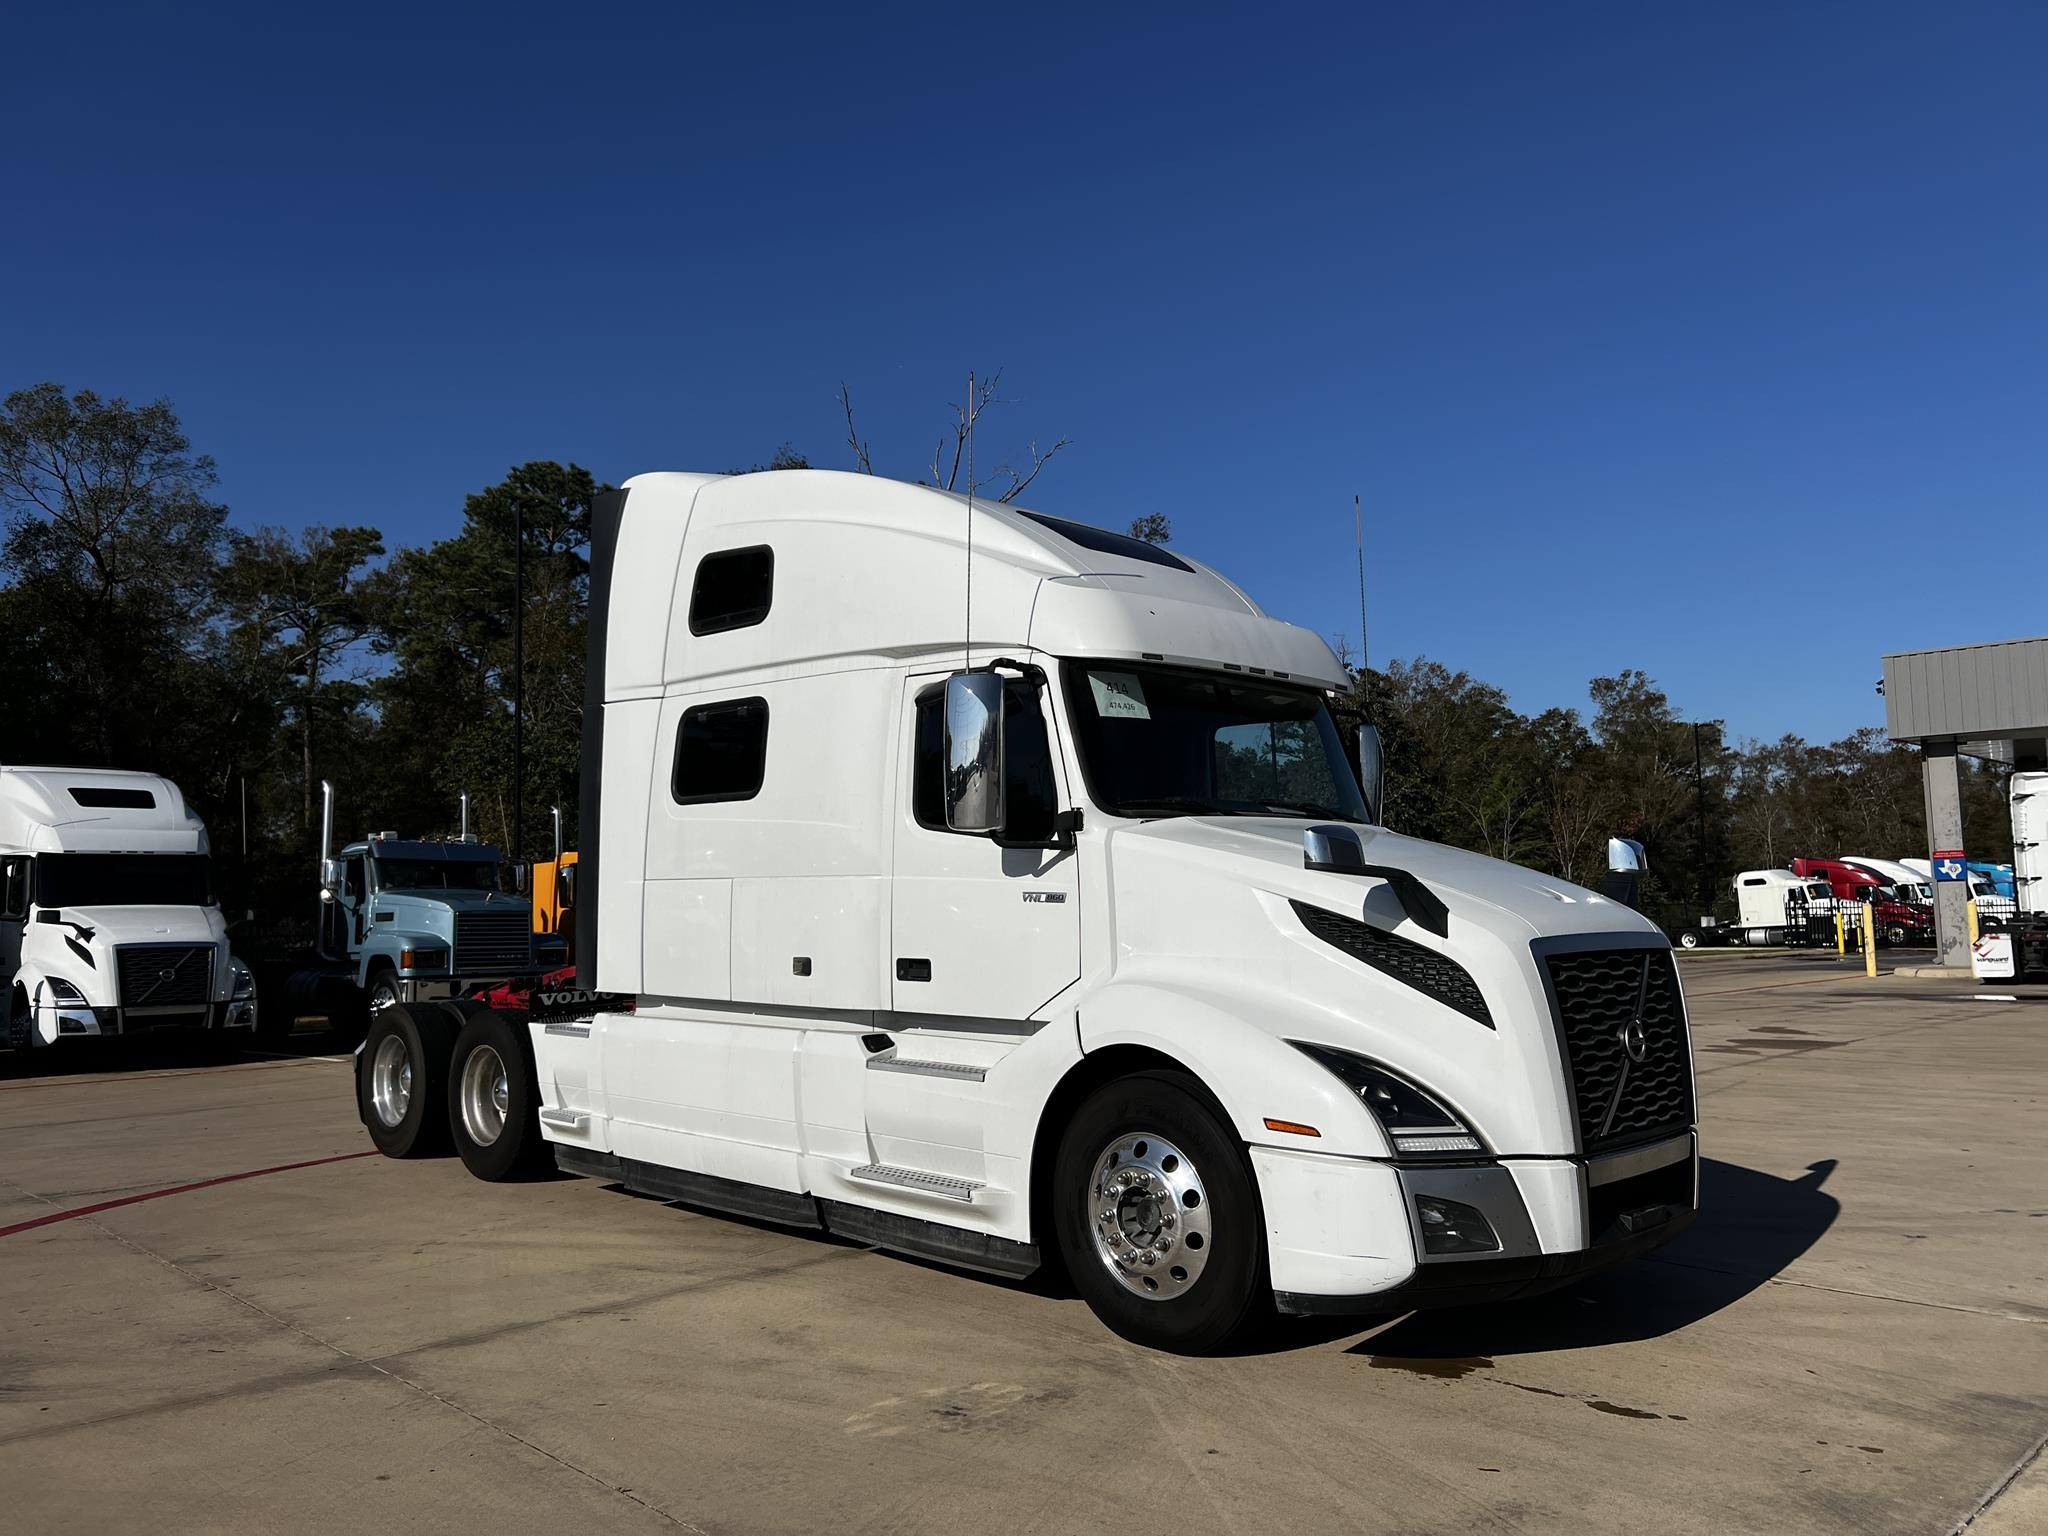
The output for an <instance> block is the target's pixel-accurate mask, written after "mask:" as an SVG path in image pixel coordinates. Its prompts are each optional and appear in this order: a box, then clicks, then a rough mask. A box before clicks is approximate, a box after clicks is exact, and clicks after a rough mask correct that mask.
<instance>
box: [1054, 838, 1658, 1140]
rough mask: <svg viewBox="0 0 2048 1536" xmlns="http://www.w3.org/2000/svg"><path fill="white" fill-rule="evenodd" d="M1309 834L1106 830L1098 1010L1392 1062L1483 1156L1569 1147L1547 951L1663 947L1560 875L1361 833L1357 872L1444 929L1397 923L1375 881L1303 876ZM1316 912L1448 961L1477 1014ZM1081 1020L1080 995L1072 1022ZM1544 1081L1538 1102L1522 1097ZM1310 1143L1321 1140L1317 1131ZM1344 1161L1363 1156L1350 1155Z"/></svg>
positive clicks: (1649, 928) (1448, 984) (1422, 973)
mask: <svg viewBox="0 0 2048 1536" xmlns="http://www.w3.org/2000/svg"><path fill="white" fill-rule="evenodd" d="M1312 824H1313V823H1310V822H1306V821H1304V820H1302V819H1300V818H1298V817H1213V818H1203V817H1174V818H1170V819H1166V820H1161V821H1154V822H1147V823H1143V824H1140V825H1136V826H1132V825H1130V824H1128V823H1117V824H1115V825H1114V826H1113V828H1112V830H1111V831H1110V832H1109V834H1108V843H1109V860H1108V863H1109V873H1110V880H1109V886H1110V893H1109V894H1110V901H1111V908H1112V917H1111V925H1112V928H1113V931H1114V934H1115V946H1114V950H1113V954H1112V957H1111V964H1112V967H1113V971H1112V975H1111V976H1110V977H1109V978H1108V984H1107V987H1106V988H1105V992H1106V993H1107V994H1108V996H1106V997H1105V998H1104V999H1103V1001H1102V1003H1101V1004H1100V1005H1098V1007H1099V1009H1100V1008H1107V1007H1108V1006H1109V1005H1110V1003H1111V1001H1112V999H1113V998H1114V996H1115V995H1116V994H1118V993H1122V994H1124V995H1127V996H1132V997H1144V998H1146V999H1148V1001H1147V1003H1146V1004H1145V1005H1144V1007H1145V1009H1146V1011H1147V1012H1149V1013H1150V1014H1151V1015H1153V1016H1158V1017H1170V1016H1172V1015H1173V1014H1174V1013H1176V1012H1204V1013H1207V1014H1210V1015H1215V1016H1225V1017H1229V1018H1231V1019H1234V1020H1236V1021H1237V1022H1238V1023H1239V1024H1240V1025H1249V1026H1251V1027H1253V1028H1256V1029H1259V1030H1261V1031H1264V1032H1266V1033H1268V1034H1270V1035H1273V1036H1275V1037H1277V1038H1279V1039H1281V1040H1285V1041H1291V1042H1295V1043H1298V1044H1315V1045H1322V1046H1327V1047H1334V1048H1336V1049H1339V1050H1344V1051H1349V1052H1352V1053H1354V1054H1356V1055H1359V1056H1363V1057H1366V1058H1367V1059H1369V1060H1372V1061H1377V1062H1384V1063H1389V1064H1398V1070H1400V1071H1401V1072H1402V1073H1403V1074H1404V1075H1409V1076H1411V1077H1412V1078H1413V1079H1414V1080H1415V1081H1416V1082H1417V1083H1418V1084H1419V1085H1420V1086H1421V1087H1423V1088H1424V1089H1425V1090H1426V1091H1427V1092H1429V1093H1431V1094H1433V1095H1435V1096H1436V1097H1438V1098H1439V1099H1440V1100H1441V1101H1442V1102H1444V1103H1446V1104H1448V1105H1450V1106H1452V1107H1453V1108H1454V1110H1456V1111H1457V1112H1458V1113H1460V1114H1461V1115H1462V1116H1463V1117H1464V1118H1465V1120H1466V1123H1467V1124H1468V1125H1471V1126H1472V1127H1473V1129H1474V1130H1476V1131H1477V1132H1478V1133H1479V1134H1480V1136H1481V1138H1482V1139H1483V1140H1484V1142H1485V1143H1486V1145H1487V1146H1488V1147H1489V1148H1490V1149H1491V1150H1492V1151H1493V1152H1494V1153H1495V1154H1497V1155H1521V1156H1553V1157H1554V1156H1562V1155H1569V1154H1571V1153H1574V1152H1576V1151H1577V1150H1579V1144H1580V1143H1579V1132H1578V1127H1577V1124H1576V1122H1575V1120H1574V1118H1573V1112H1572V1110H1571V1109H1570V1107H1569V1106H1570V1105H1571V1103H1572V1099H1571V1096H1570V1092H1569V1089H1568V1086H1567V1083H1566V1080H1565V1078H1566V1068H1565V1062H1564V1057H1563V1047H1562V1042H1561V1040H1560V1038H1559V1034H1558V1025H1557V1021H1556V1019H1555V1017H1554V1016H1553V1013H1552V1004H1551V1002H1550V985H1549V980H1548V972H1547V969H1546V967H1547V963H1548V962H1547V960H1546V958H1545V956H1546V954H1547V952H1548V951H1550V950H1552V949H1559V950H1599V949H1642V948H1665V947H1668V941H1667V940H1666V939H1665V938H1664V936H1663V934H1662V933H1661V932H1660V931H1659V930H1658V929H1657V927H1656V926H1655V925H1654V924H1652V923H1651V922H1649V921H1648V920H1647V919H1646V918H1644V917H1643V916H1642V915H1641V914H1640V913H1638V912H1635V911H1633V910H1632V909H1630V908H1629V907H1626V906H1624V905H1622V904H1621V903H1619V902H1616V901H1613V900H1610V899H1609V898H1607V897H1604V896H1600V895H1597V894H1595V893H1594V892H1592V891H1588V890H1584V889H1581V888H1580V887H1578V886H1575V885H1570V884H1567V883H1566V882H1564V881H1562V880H1554V879H1551V878H1550V877H1548V876H1546V875H1541V874H1538V873H1536V872H1535V871H1533V870H1528V869H1523V868H1521V867H1520V866H1518V865H1514V864H1507V863H1503V862H1502V861H1500V860H1498V859H1489V858H1486V857H1484V856H1482V855H1480V854H1475V853H1467V852H1465V851H1463V850H1462V849H1456V848H1446V847H1443V846H1442V845H1440V844H1436V843H1427V842H1422V841H1420V840H1418V839H1416V838H1410V837H1402V836H1400V835H1399V834H1397V833H1393V832H1388V831H1385V830H1384V829H1381V828H1375V827H1360V828H1359V829H1358V831H1359V835H1360V838H1361V840H1362V841H1363V843H1364V845H1365V862H1366V863H1367V864H1372V865H1380V866H1384V867H1388V868H1391V869H1397V870H1403V871H1406V872H1407V873H1409V874H1412V875H1413V876H1415V878H1416V879H1418V880H1420V881H1421V882H1422V883H1423V884H1424V885H1425V886H1427V887H1428V889H1429V890H1430V891H1432V892H1434V893H1435V895H1436V896H1437V897H1438V899H1440V900H1441V901H1442V902H1443V904H1444V907H1445V909H1446V918H1445V924H1444V926H1445V928H1446V932H1445V933H1444V934H1437V933H1434V932H1432V931H1430V930H1428V929H1426V928H1425V927H1423V926H1422V925H1421V924H1419V923H1418V922H1416V921H1415V920H1414V919H1413V918H1411V917H1410V916H1409V915H1408V913H1407V910H1406V908H1405V907H1404V906H1403V905H1402V903H1401V900H1400V899H1399V897H1398V896H1397V895H1396V893H1395V891H1394V888H1393V886H1392V885H1391V884H1390V883H1389V882H1388V881H1386V880H1384V879H1379V878H1375V877H1373V876H1368V875H1347V874H1334V873H1330V872H1328V871H1324V870H1314V869H1309V868H1307V867H1306V866H1305V865H1304V863H1303V859H1302V831H1303V828H1304V827H1306V826H1309V825H1312ZM1318 910H1319V911H1320V912H1321V913H1324V914H1335V915H1336V916H1337V918H1338V919H1340V920H1341V921H1342V922H1348V923H1351V924H1354V925H1356V924H1361V923H1362V924H1364V925H1366V926H1369V927H1371V928H1376V929H1379V930H1381V931H1383V932H1386V933H1390V934H1393V935H1396V936H1397V937H1398V938H1400V939H1403V940H1407V941H1408V942H1409V943H1410V944H1412V945H1414V946H1418V947H1420V948H1422V949H1426V950H1429V951H1433V952H1434V953H1436V954H1438V955H1442V956H1444V957H1445V958H1446V959H1448V960H1450V961H1453V962H1455V967H1454V968H1453V969H1456V970H1462V971H1463V973H1464V975H1465V977H1466V978H1469V981H1470V984H1471V986H1472V987H1475V988H1476V989H1477V991H1478V994H1479V997H1480V998H1481V999H1482V1000H1483V1003H1484V1007H1483V1009H1481V1010H1478V1011H1476V1012H1475V1011H1474V1010H1473V1009H1472V1008H1471V1007H1470V1006H1469V1005H1467V1004H1464V1003H1462V1002H1461V999H1462V998H1463V997H1464V994H1463V993H1462V992H1461V991H1460V990H1459V988H1460V986H1461V985H1462V984H1461V983H1459V982H1457V981H1456V980H1455V979H1450V978H1452V970H1450V969H1444V968H1439V969H1437V970H1435V971H1431V970H1430V969H1429V968H1428V967H1427V966H1423V967H1420V968H1409V969H1408V970H1406V971H1404V972H1403V973H1402V974H1394V973H1393V972H1391V971H1389V970H1388V969H1386V968H1382V967H1378V966H1375V965H1371V964H1368V963H1366V961H1364V960H1363V959H1362V958H1361V957H1360V956H1359V955H1358V954H1356V953H1355V952H1353V951H1352V950H1351V949H1350V948H1349V947H1347V945H1346V944H1345V943H1344V942H1342V940H1341V939H1340V938H1338V937H1334V936H1327V935H1332V934H1339V933H1341V932H1342V931H1343V930H1342V928H1341V926H1340V927H1338V928H1336V929H1332V928H1331V927H1330V926H1329V925H1328V924H1327V923H1326V922H1325V921H1324V920H1323V919H1322V918H1320V917H1318V916H1317V915H1316V913H1317V912H1318ZM1396 969H1399V968H1396ZM1439 983H1441V984H1439ZM1167 995H1170V996H1171V997H1172V998H1173V999H1176V1000H1177V1001H1173V1002H1168V1001H1166V1000H1165V999H1166V996H1167ZM1088 1010H1089V1005H1088V1004H1087V1003H1085V1002H1084V1004H1083V1005H1082V1011H1083V1017H1084V1028H1085V1027H1086V1019H1087V1016H1088ZM1544 1083H1548V1084H1550V1085H1552V1088H1551V1091H1547V1092H1542V1091H1538V1092H1532V1091H1531V1086H1532V1085H1535V1084H1544ZM1312 1123H1313V1122H1312ZM1325 1145H1326V1146H1332V1147H1334V1146H1336V1145H1338V1143H1337V1142H1336V1141H1334V1140H1333V1139H1331V1138H1330V1137H1329V1136H1328V1134H1327V1128H1326V1135H1325ZM1359 1150H1361V1151H1364V1152H1365V1153H1366V1155H1372V1153H1371V1151H1370V1149H1369V1148H1368V1147H1366V1146H1364V1145H1363V1144H1360V1147H1359Z"/></svg>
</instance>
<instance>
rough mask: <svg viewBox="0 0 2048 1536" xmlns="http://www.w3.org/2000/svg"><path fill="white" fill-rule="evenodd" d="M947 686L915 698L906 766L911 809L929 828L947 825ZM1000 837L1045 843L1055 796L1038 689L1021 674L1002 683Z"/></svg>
mask: <svg viewBox="0 0 2048 1536" xmlns="http://www.w3.org/2000/svg"><path fill="white" fill-rule="evenodd" d="M945 708H946V690H945V689H944V688H943V687H938V688H932V689H929V690H927V691H926V692H924V693H922V694H920V695H919V696H918V700H917V742H916V750H915V754H914V759H915V760H914V762H913V764H912V768H911V785H910V808H911V814H912V815H914V816H915V817H916V818H917V824H918V825H919V826H921V827H928V828H930V829H931V830H932V831H934V832H946V831H950V830H951V828H949V827H948V826H947V825H946V795H945V786H944V778H945V775H944V773H943V771H942V766H941V764H942V758H943V754H944V751H945V721H944V715H945ZM1003 779H1004V791H1003V794H1004V800H1005V802H1006V804H1005V807H1004V826H1003V841H1005V842H1019V843H1049V842H1051V841H1052V836H1053V818H1054V817H1055V816H1057V815H1058V814H1059V795H1058V790H1057V787H1056V785H1055V782H1054V779H1053V771H1052V742H1051V740H1050V739H1049V738H1048V737H1047V735H1046V731H1045V711H1044V710H1042V709H1041V708H1039V704H1038V687H1037V685H1036V684H1035V683H1031V682H1028V681H1026V680H1024V679H1022V678H1017V679H1012V680H1008V681H1006V682H1005V683H1004V685H1003Z"/></svg>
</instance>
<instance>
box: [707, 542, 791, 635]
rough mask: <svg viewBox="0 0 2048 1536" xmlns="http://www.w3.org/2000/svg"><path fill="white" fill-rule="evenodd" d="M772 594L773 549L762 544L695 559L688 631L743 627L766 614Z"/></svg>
mask: <svg viewBox="0 0 2048 1536" xmlns="http://www.w3.org/2000/svg"><path fill="white" fill-rule="evenodd" d="M774 595H775V551H774V550H772V549H770V548H769V547H768V546H767V545H766V544H756V545H754V546H752V547H751V548H749V549H726V550H720V551H719V552H718V553H717V554H715V555H706V556H705V557H704V558H703V559H702V560H699V561H698V562H697V581H696V584H695V585H694V586H692V587H691V589H690V633H691V634H693V635H715V634H717V633H718V632H719V631H720V630H723V629H745V628H746V627H747V626H748V625H750V624H758V623H760V622H761V621H762V620H763V619H765V618H767V617H768V604H769V601H770V600H771V599H772V598H773V597H774Z"/></svg>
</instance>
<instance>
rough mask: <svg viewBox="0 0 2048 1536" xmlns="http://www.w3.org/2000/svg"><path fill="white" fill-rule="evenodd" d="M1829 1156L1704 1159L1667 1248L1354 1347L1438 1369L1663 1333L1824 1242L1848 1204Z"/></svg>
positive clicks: (1418, 1318)
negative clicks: (1681, 1229) (1807, 1160)
mask: <svg viewBox="0 0 2048 1536" xmlns="http://www.w3.org/2000/svg"><path fill="white" fill-rule="evenodd" d="M1835 1166H1836V1161H1835V1159H1833V1158H1826V1159H1823V1160H1822V1161H1820V1162H1816V1163H1814V1164H1812V1165H1811V1166H1810V1167H1808V1169H1807V1171H1806V1172H1805V1173H1804V1174H1802V1175H1800V1176H1799V1177H1798V1178H1796V1179H1782V1178H1779V1177H1777V1176H1776V1175H1774V1174H1769V1173H1764V1172H1762V1171H1761V1170H1759V1169H1755V1168H1745V1167H1743V1166H1742V1165H1740V1164H1739V1163H1723V1162H1717V1161H1715V1160H1713V1159H1711V1158H1708V1159H1703V1160H1702V1161H1701V1163H1700V1214H1699V1219H1698V1220H1697V1221H1696V1222H1694V1224H1693V1225H1692V1227H1691V1228H1690V1229H1689V1230H1688V1231H1686V1232H1685V1233H1684V1234H1683V1235H1681V1236H1680V1237H1679V1238H1677V1239H1676V1240H1675V1241H1674V1242H1673V1243H1672V1244H1671V1245H1670V1246H1669V1247H1667V1248H1660V1249H1658V1250H1657V1251H1656V1252H1655V1253H1653V1254H1650V1255H1649V1256H1647V1257H1645V1258H1641V1259H1637V1260H1635V1261H1634V1262H1633V1263H1626V1264H1622V1265H1619V1266H1617V1267H1615V1268H1613V1269H1609V1270H1604V1271H1602V1272H1601V1273H1599V1274H1597V1275H1594V1276H1592V1277H1590V1278H1588V1279H1586V1280H1583V1281H1581V1282H1580V1283H1578V1284H1577V1285H1573V1286H1568V1287H1566V1288H1565V1289H1563V1290H1559V1291H1553V1292H1550V1293H1548V1294H1546V1295H1542V1296H1536V1297H1531V1298H1530V1299H1529V1300H1527V1301H1520V1302H1506V1303H1501V1304H1497V1305H1494V1306H1484V1307H1461V1308H1454V1309H1448V1310H1445V1311H1441V1312H1415V1313H1410V1314H1409V1315H1407V1316H1406V1317H1404V1318H1402V1319H1401V1320H1400V1321H1399V1322H1397V1323H1395V1324H1394V1325H1393V1326H1392V1327H1390V1328H1386V1329H1385V1330H1384V1331H1382V1332H1380V1333H1376V1334H1374V1335H1373V1336H1372V1337H1371V1338H1368V1339H1365V1340H1362V1341H1361V1342H1360V1343H1358V1344H1355V1345H1353V1346H1352V1348H1351V1351H1350V1352H1351V1353H1352V1354H1359V1355H1368V1356H1371V1357H1373V1361H1374V1363H1375V1364H1376V1365H1381V1366H1385V1367H1390V1368H1403V1367H1404V1366H1405V1367H1406V1368H1411V1369H1414V1370H1418V1371H1420V1372H1422V1373H1423V1374H1441V1373H1442V1372H1443V1371H1444V1370H1445V1369H1446V1368H1448V1367H1449V1366H1451V1365H1452V1364H1454V1363H1457V1362H1473V1361H1481V1360H1485V1361H1490V1360H1492V1359H1493V1358H1495V1357H1498V1356H1502V1355H1531V1354H1544V1353H1549V1352H1552V1351H1556V1350H1567V1349H1592V1348H1597V1347H1598V1346H1600V1345H1603V1344H1621V1343H1627V1342H1630V1341H1633V1340H1638V1339H1654V1338H1659V1337H1661V1336H1663V1335H1665V1334H1668V1333H1676V1332H1677V1331H1678V1330H1680V1329H1682V1328H1686V1327H1689V1326H1690V1325H1692V1324H1693V1323H1696V1322H1699V1321H1700V1320H1701V1319H1702V1318H1707V1317H1711V1316H1713V1315H1714V1314H1715V1313H1716V1312H1719V1311H1720V1310H1721V1309H1722V1308H1723V1307H1727V1306H1731V1305H1733V1304H1734V1303H1735V1302H1738V1301H1740V1300H1741V1299H1742V1298H1743V1297H1745V1296H1747V1295H1748V1294H1749V1293H1750V1292H1751V1291H1754V1290H1755V1289H1756V1288H1757V1287H1758V1286H1761V1285H1764V1284H1767V1283H1768V1282H1769V1281H1771V1280H1773V1279H1775V1278H1776V1277H1777V1276H1778V1275H1779V1274H1781V1273H1783V1272H1784V1271H1785V1270H1786V1269H1787V1268H1788V1267H1790V1265H1791V1264H1792V1263H1793V1262H1794V1261H1796V1260H1797V1259H1798V1258H1799V1257H1800V1256H1801V1255H1803V1254H1804V1253H1805V1252H1806V1251H1807V1250H1808V1249H1810V1248H1811V1247H1813V1245H1814V1244H1815V1243H1816V1242H1818V1241H1819V1240H1820V1237H1821V1235H1822V1234H1823V1233H1825V1232H1826V1231H1827V1230H1828V1228H1829V1227H1831V1226H1832V1225H1834V1221H1835V1217H1836V1216H1837V1215H1839V1214H1840V1212H1841V1208H1842V1207H1841V1202H1840V1201H1838V1200H1836V1199H1835V1197H1834V1196H1833V1195H1830V1194H1828V1193H1827V1191H1826V1190H1825V1189H1824V1188H1823V1186H1824V1185H1825V1184H1826V1183H1827V1181H1828V1178H1829V1176H1830V1175H1831V1174H1833V1172H1834V1171H1835Z"/></svg>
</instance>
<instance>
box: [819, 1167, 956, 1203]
mask: <svg viewBox="0 0 2048 1536" xmlns="http://www.w3.org/2000/svg"><path fill="white" fill-rule="evenodd" d="M846 1176H847V1177H848V1178H849V1179H857V1180H859V1181H860V1182H861V1183H863V1184H892V1185H894V1186H895V1187H896V1188H898V1189H914V1190H916V1191H917V1192H918V1193H919V1194H921V1195H937V1196H939V1198H940V1199H942V1200H962V1201H971V1200H972V1199H973V1198H974V1192H975V1191H976V1190H977V1189H984V1188H986V1187H987V1186H986V1185H982V1184H977V1183H975V1182H974V1180H972V1179H956V1178H954V1177H953V1176H952V1175H951V1174H949V1173H926V1172H925V1171H924V1170H923V1169H922V1168H892V1167H890V1166H889V1165H888V1164H887V1163H863V1164H861V1165H860V1166H859V1167H858V1168H849V1169H847V1170H846Z"/></svg>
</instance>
